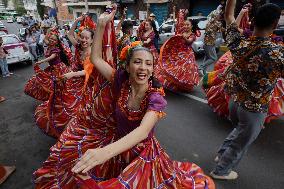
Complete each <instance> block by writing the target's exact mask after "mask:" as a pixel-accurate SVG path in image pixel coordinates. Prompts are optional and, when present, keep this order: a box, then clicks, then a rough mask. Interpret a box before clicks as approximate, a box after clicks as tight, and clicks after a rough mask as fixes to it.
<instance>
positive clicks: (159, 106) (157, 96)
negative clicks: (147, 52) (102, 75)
mask: <svg viewBox="0 0 284 189" xmlns="http://www.w3.org/2000/svg"><path fill="white" fill-rule="evenodd" d="M129 88H130V85H129V81H128V79H127V74H126V72H125V71H118V72H117V73H116V74H115V78H114V92H115V94H116V96H118V97H119V98H118V100H117V103H116V110H115V117H116V120H117V132H118V135H119V137H123V136H125V135H127V134H128V133H130V132H131V131H133V130H134V129H135V128H137V127H139V126H140V123H141V121H142V119H143V117H144V115H145V114H146V112H147V111H150V110H151V111H155V112H163V110H164V109H165V107H166V105H167V102H166V100H165V99H164V97H163V95H162V94H161V93H160V92H158V91H157V90H155V89H153V88H151V87H150V88H149V90H148V91H147V93H146V95H145V98H144V99H143V100H142V102H141V105H140V109H139V110H138V111H132V110H130V109H129V108H128V107H127V102H128V97H129V93H130V90H129ZM153 134H154V129H153V130H152V131H151V132H150V133H149V136H148V137H152V136H153Z"/></svg>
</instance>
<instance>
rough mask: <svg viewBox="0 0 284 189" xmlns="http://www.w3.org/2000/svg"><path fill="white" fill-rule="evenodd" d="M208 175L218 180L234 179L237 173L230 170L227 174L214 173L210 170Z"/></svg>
mask: <svg viewBox="0 0 284 189" xmlns="http://www.w3.org/2000/svg"><path fill="white" fill-rule="evenodd" d="M210 176H211V177H212V178H214V179H219V180H235V179H237V178H238V173H237V172H235V171H231V172H230V173H229V174H228V175H216V174H214V173H213V171H212V172H210Z"/></svg>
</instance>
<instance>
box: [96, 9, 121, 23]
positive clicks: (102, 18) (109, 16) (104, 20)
mask: <svg viewBox="0 0 284 189" xmlns="http://www.w3.org/2000/svg"><path fill="white" fill-rule="evenodd" d="M116 9H117V5H116V4H113V5H112V11H111V13H108V12H104V13H103V14H101V15H100V17H99V19H98V22H99V23H100V24H107V23H109V22H110V21H111V20H113V18H114V15H115V12H116Z"/></svg>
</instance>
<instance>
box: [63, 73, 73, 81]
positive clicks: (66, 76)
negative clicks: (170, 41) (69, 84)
mask: <svg viewBox="0 0 284 189" xmlns="http://www.w3.org/2000/svg"><path fill="white" fill-rule="evenodd" d="M72 77H74V72H69V73H66V74H64V75H63V78H64V79H65V80H66V79H70V78H72Z"/></svg>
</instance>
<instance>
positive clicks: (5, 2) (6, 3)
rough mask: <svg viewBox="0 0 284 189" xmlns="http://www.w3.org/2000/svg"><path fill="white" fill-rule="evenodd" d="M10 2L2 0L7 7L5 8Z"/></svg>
mask: <svg viewBox="0 0 284 189" xmlns="http://www.w3.org/2000/svg"><path fill="white" fill-rule="evenodd" d="M8 2H9V0H2V3H3V4H4V7H5V8H7V6H8Z"/></svg>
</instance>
